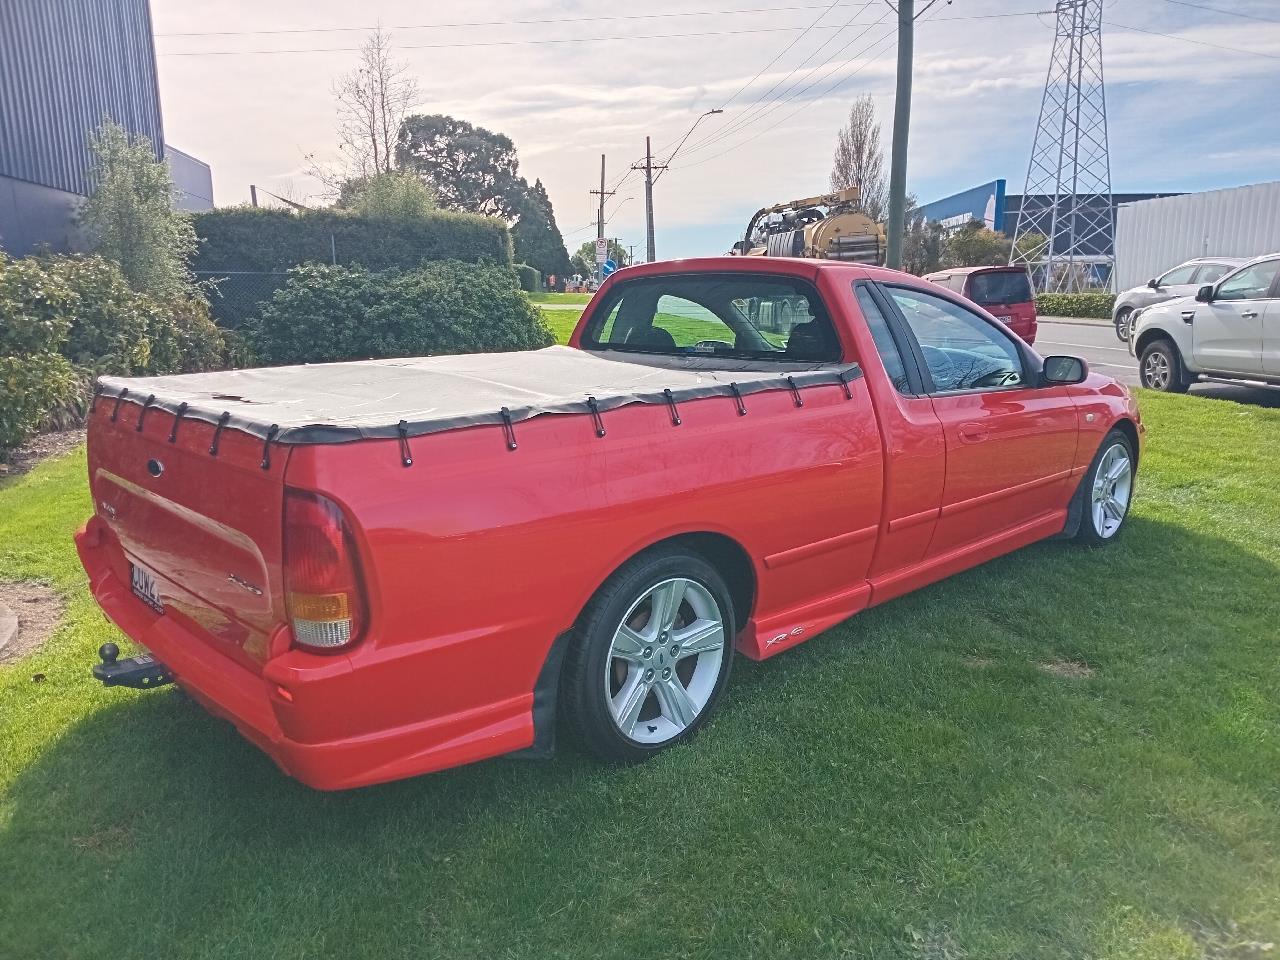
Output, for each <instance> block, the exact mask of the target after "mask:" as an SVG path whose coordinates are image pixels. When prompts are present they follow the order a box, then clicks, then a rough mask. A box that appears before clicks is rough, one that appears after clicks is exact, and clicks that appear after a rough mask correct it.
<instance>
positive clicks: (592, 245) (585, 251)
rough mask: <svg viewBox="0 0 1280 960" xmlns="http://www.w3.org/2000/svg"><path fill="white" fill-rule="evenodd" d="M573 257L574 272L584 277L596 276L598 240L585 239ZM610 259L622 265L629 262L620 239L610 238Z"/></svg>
mask: <svg viewBox="0 0 1280 960" xmlns="http://www.w3.org/2000/svg"><path fill="white" fill-rule="evenodd" d="M571 259H572V262H573V272H574V273H580V274H582V276H584V277H594V276H595V275H596V242H595V241H594V240H587V241H585V242H584V243H583V244H582V246H580V247H579V248H578V252H577V253H575V254H574V255H573V257H572V258H571ZM609 259H610V260H612V261H613V262H614V263H616V264H617V265H618V266H620V267H621V266H623V265H625V264H626V262H627V250H626V248H625V247H624V246H623V245H622V244H620V243H618V241H616V240H610V241H609Z"/></svg>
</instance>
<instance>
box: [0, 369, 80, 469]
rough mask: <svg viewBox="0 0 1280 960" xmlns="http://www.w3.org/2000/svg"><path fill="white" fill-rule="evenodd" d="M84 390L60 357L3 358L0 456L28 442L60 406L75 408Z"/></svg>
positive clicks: (0, 388)
mask: <svg viewBox="0 0 1280 960" xmlns="http://www.w3.org/2000/svg"><path fill="white" fill-rule="evenodd" d="M82 389H83V387H82V381H81V379H80V378H79V377H77V375H76V372H75V370H74V369H73V368H72V366H71V364H70V362H68V360H67V358H66V357H64V356H62V355H61V354H57V353H53V352H52V351H44V352H41V353H34V354H29V355H27V356H22V357H13V356H0V457H3V455H4V454H5V453H6V452H7V451H8V450H9V449H11V448H13V447H16V446H18V445H19V444H21V443H22V442H24V441H25V440H27V439H28V438H29V437H30V436H31V435H32V434H34V433H35V432H36V430H37V429H39V428H40V426H41V425H42V424H43V423H44V422H45V420H46V419H47V418H48V417H49V415H50V414H51V413H52V412H54V411H55V410H57V409H58V408H59V407H67V406H72V405H75V404H76V403H77V401H78V398H79V396H80V395H81V392H82Z"/></svg>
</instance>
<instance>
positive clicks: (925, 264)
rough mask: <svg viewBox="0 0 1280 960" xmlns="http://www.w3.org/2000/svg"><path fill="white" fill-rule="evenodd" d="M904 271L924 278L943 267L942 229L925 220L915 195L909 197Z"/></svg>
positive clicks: (903, 258) (903, 253)
mask: <svg viewBox="0 0 1280 960" xmlns="http://www.w3.org/2000/svg"><path fill="white" fill-rule="evenodd" d="M904 219H905V221H906V230H905V231H904V232H903V237H902V269H903V270H905V271H906V272H907V273H914V274H915V275H916V276H922V275H924V274H926V273H932V272H933V271H934V270H937V269H938V268H939V267H941V266H942V244H943V240H942V227H941V226H939V225H938V224H936V223H931V222H930V221H928V220H926V219H925V216H924V214H923V213H921V212H920V205H919V202H918V201H917V200H916V197H915V195H914V194H908V195H907V206H906V216H905V217H904Z"/></svg>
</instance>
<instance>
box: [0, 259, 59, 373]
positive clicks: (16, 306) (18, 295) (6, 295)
mask: <svg viewBox="0 0 1280 960" xmlns="http://www.w3.org/2000/svg"><path fill="white" fill-rule="evenodd" d="M72 302H73V297H72V295H71V291H70V290H69V289H67V286H66V284H65V283H63V282H62V281H61V279H60V278H59V277H57V276H51V275H50V274H49V272H48V271H47V270H45V269H44V267H43V265H42V263H41V261H39V260H36V259H33V258H26V259H23V260H10V259H8V258H7V257H6V256H5V255H4V254H3V253H0V356H8V355H18V354H28V353H44V352H47V351H50V350H57V349H58V348H59V347H60V346H62V344H63V342H64V341H65V340H66V338H67V334H68V332H69V331H70V330H71V307H72Z"/></svg>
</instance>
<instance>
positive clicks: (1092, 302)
mask: <svg viewBox="0 0 1280 960" xmlns="http://www.w3.org/2000/svg"><path fill="white" fill-rule="evenodd" d="M1115 302H1116V295H1115V294H1114V293H1042V294H1039V295H1038V296H1037V297H1036V313H1038V314H1040V315H1041V316H1048V317H1086V318H1095V319H1098V320H1110V319H1111V308H1112V307H1113V306H1115Z"/></svg>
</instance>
